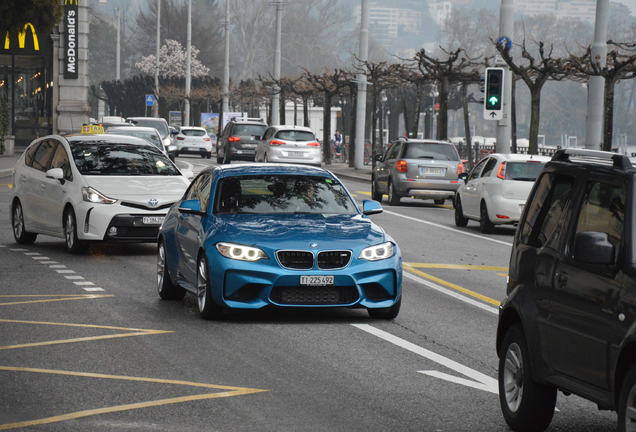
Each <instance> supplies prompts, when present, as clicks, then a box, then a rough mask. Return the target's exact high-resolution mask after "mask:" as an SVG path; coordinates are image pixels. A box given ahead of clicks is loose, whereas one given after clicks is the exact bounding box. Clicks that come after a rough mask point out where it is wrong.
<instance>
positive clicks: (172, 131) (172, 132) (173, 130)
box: [170, 128, 179, 135]
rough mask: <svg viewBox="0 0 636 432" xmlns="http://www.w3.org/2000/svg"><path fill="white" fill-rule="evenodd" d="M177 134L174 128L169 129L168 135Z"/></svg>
mask: <svg viewBox="0 0 636 432" xmlns="http://www.w3.org/2000/svg"><path fill="white" fill-rule="evenodd" d="M178 133H179V131H178V130H176V129H175V128H170V135H176V134H178Z"/></svg>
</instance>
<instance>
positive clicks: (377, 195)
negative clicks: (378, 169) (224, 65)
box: [371, 178, 382, 202]
mask: <svg viewBox="0 0 636 432" xmlns="http://www.w3.org/2000/svg"><path fill="white" fill-rule="evenodd" d="M371 199H372V200H375V201H377V202H382V192H380V191H379V190H378V184H377V182H376V181H375V178H374V179H372V180H371Z"/></svg>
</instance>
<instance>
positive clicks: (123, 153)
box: [70, 141, 181, 176]
mask: <svg viewBox="0 0 636 432" xmlns="http://www.w3.org/2000/svg"><path fill="white" fill-rule="evenodd" d="M70 145H71V152H72V154H73V159H74V160H75V166H76V167H77V169H78V171H79V172H80V173H81V174H83V175H117V176H122V175H123V176H155V175H181V173H180V172H179V170H177V168H176V167H175V166H174V164H173V163H172V162H171V161H170V160H169V159H168V157H167V156H165V155H164V154H163V153H161V152H160V151H159V150H157V149H156V148H154V147H151V146H140V145H135V144H124V143H110V142H105V141H90V142H82V141H74V142H71V143H70Z"/></svg>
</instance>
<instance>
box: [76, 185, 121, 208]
mask: <svg viewBox="0 0 636 432" xmlns="http://www.w3.org/2000/svg"><path fill="white" fill-rule="evenodd" d="M82 197H83V198H84V201H88V202H92V203H99V204H114V203H115V202H117V200H115V199H112V198H108V197H107V196H106V195H103V194H102V193H100V192H98V191H97V190H95V189H93V188H92V187H90V186H89V187H83V188H82Z"/></svg>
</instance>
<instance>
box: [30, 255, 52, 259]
mask: <svg viewBox="0 0 636 432" xmlns="http://www.w3.org/2000/svg"><path fill="white" fill-rule="evenodd" d="M31 258H33V259H34V260H50V259H51V258H49V257H47V256H32V257H31Z"/></svg>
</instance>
